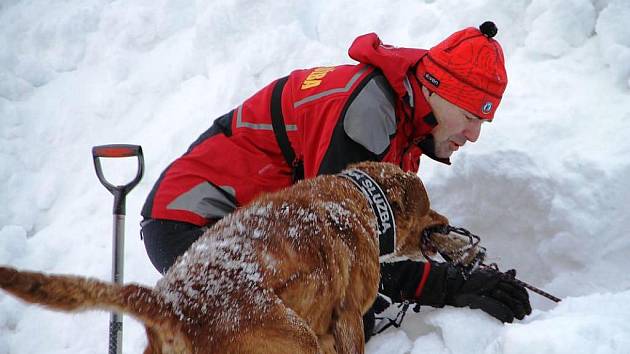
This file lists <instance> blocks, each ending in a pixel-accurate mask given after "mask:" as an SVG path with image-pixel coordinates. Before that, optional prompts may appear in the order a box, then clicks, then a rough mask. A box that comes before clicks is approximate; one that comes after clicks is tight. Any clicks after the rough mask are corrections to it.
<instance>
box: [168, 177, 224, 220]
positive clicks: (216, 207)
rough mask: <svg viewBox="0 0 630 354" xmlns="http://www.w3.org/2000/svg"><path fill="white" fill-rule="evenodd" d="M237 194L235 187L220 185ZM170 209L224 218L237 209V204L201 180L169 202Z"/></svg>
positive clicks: (211, 217)
mask: <svg viewBox="0 0 630 354" xmlns="http://www.w3.org/2000/svg"><path fill="white" fill-rule="evenodd" d="M220 188H221V189H222V190H223V191H224V192H227V193H228V194H230V195H231V196H233V197H234V196H235V191H234V188H232V187H230V186H221V187H220ZM166 209H169V210H186V211H190V212H193V213H195V214H197V215H199V216H201V217H203V218H206V219H216V218H222V217H224V216H225V215H227V214H229V213H231V212H233V211H234V209H236V205H235V204H234V203H233V202H232V201H231V200H229V199H228V198H227V197H226V196H225V195H224V194H223V193H222V192H220V191H219V190H217V189H216V188H215V187H214V186H213V185H212V184H210V183H208V182H201V183H199V184H198V185H196V186H195V187H193V188H192V189H191V190H189V191H188V192H186V193H184V194H182V195H180V196H179V197H177V198H175V200H173V201H172V202H170V203H169V204H168V206H167V207H166Z"/></svg>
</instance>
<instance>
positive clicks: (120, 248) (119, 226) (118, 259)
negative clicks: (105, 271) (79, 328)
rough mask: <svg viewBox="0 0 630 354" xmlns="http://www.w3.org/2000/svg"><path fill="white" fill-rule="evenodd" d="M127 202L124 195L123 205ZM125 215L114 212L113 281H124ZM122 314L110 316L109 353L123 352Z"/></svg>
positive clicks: (119, 353)
mask: <svg viewBox="0 0 630 354" xmlns="http://www.w3.org/2000/svg"><path fill="white" fill-rule="evenodd" d="M124 204H125V201H124V197H123V200H122V205H124ZM124 250H125V215H124V214H114V234H113V237H112V282H114V283H116V284H122V283H123V281H124V267H125V257H124V255H123V253H124ZM122 318H123V317H122V314H121V313H117V312H113V313H112V314H111V315H110V317H109V354H121V351H122V333H123V332H122V329H123V323H122Z"/></svg>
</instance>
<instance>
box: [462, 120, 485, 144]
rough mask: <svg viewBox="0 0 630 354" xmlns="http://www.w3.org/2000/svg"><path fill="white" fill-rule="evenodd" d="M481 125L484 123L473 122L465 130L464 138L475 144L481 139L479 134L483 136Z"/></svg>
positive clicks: (479, 121)
mask: <svg viewBox="0 0 630 354" xmlns="http://www.w3.org/2000/svg"><path fill="white" fill-rule="evenodd" d="M481 123H482V121H481V120H479V119H475V120H471V121H470V122H469V123H468V126H467V127H466V130H464V136H465V137H466V139H467V140H468V141H470V142H471V143H474V142H475V141H477V139H479V134H481Z"/></svg>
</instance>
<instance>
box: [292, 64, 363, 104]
mask: <svg viewBox="0 0 630 354" xmlns="http://www.w3.org/2000/svg"><path fill="white" fill-rule="evenodd" d="M368 69H370V67H369V66H366V67H364V68H362V69H361V70H359V72H357V73H356V74H354V75H353V76H352V78H350V81H348V83H347V84H346V86H344V87H339V88H334V89H330V90H326V91H322V92H320V93H318V94H315V95H312V96H308V97H304V98H303V99H301V100H299V101H297V102H295V103H294V104H293V108H298V107H299V106H301V105H303V104H305V103H309V102H311V101H315V100H317V99H320V98H322V97H326V96H329V95H332V94H335V93H343V92H348V91H350V89H351V88H352V85H354V83H355V82H356V81H357V80H359V78H360V77H361V75H363V73H365V72H366V71H367V70H368Z"/></svg>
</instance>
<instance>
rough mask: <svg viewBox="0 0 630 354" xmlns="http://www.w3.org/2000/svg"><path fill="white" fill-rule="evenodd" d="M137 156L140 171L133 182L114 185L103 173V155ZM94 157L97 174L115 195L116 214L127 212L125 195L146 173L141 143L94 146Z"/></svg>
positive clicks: (113, 156) (112, 156)
mask: <svg viewBox="0 0 630 354" xmlns="http://www.w3.org/2000/svg"><path fill="white" fill-rule="evenodd" d="M134 156H135V157H137V158H138V171H137V172H136V177H134V179H133V180H131V182H129V183H127V184H124V185H121V186H114V185H113V184H111V183H109V182H108V181H107V179H106V178H105V176H104V175H103V168H102V166H101V160H100V158H101V157H107V158H119V157H134ZM92 159H93V160H94V168H95V169H96V176H98V179H99V181H101V183H102V184H103V186H105V188H107V190H108V191H110V192H111V193H112V194H113V195H114V214H117V215H124V214H125V196H126V195H127V193H128V192H129V191H130V190H132V189H133V187H135V186H136V185H137V184H138V183H139V182H140V180H141V179H142V175H143V174H144V156H143V154H142V147H140V146H139V145H129V144H109V145H100V146H94V147H93V148H92Z"/></svg>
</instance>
